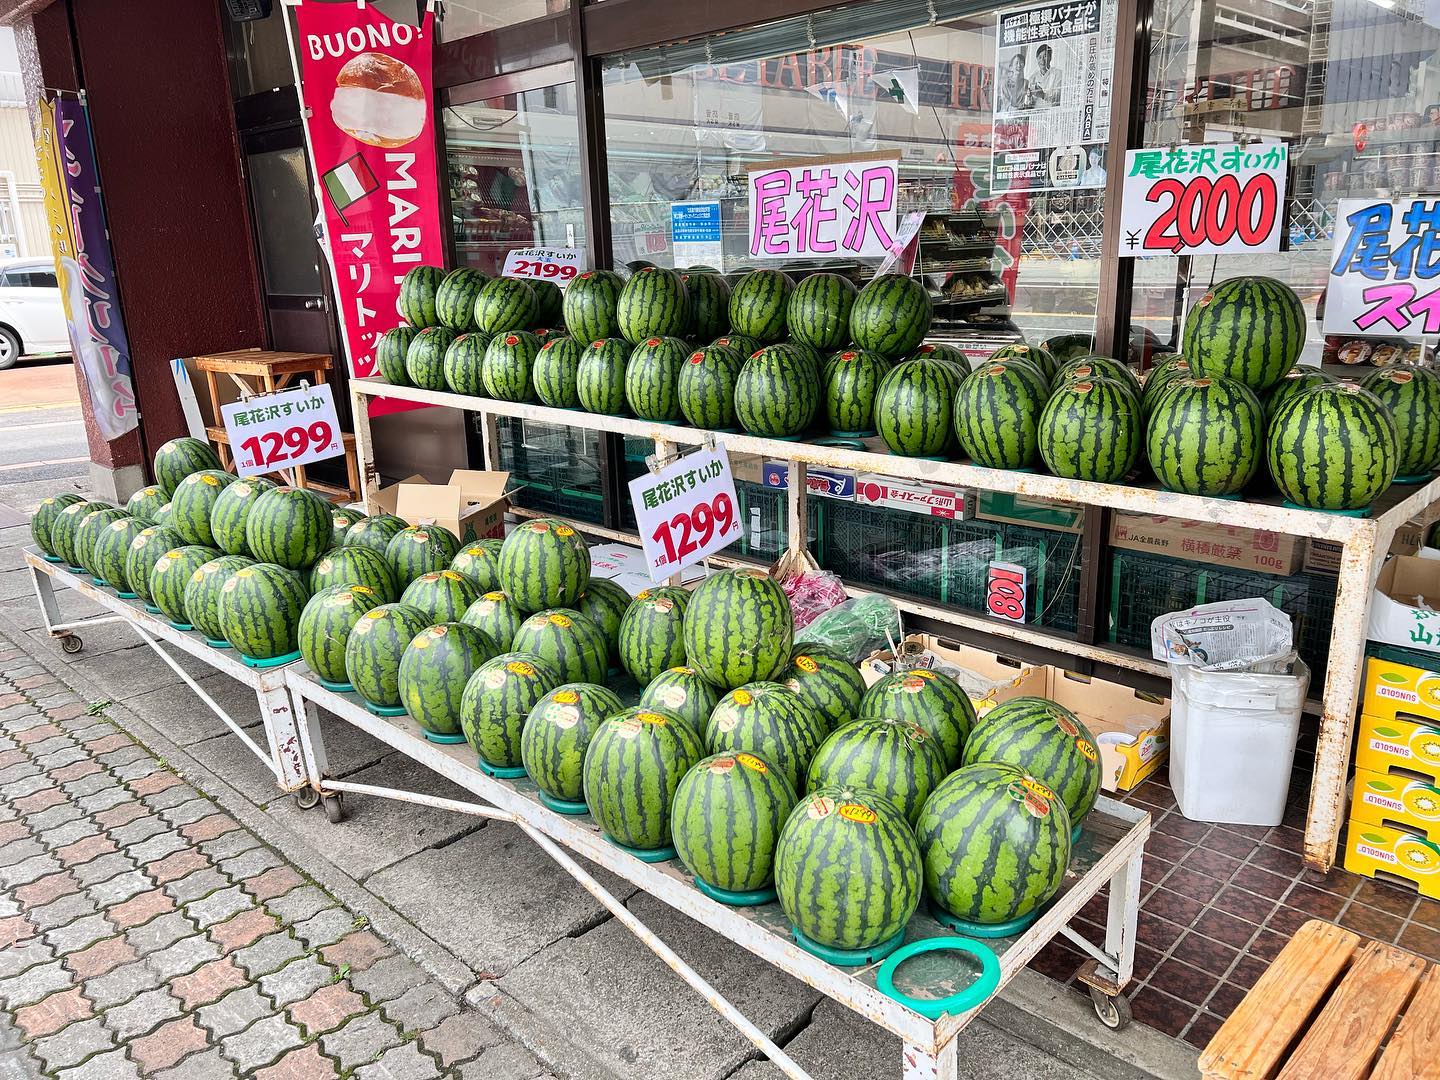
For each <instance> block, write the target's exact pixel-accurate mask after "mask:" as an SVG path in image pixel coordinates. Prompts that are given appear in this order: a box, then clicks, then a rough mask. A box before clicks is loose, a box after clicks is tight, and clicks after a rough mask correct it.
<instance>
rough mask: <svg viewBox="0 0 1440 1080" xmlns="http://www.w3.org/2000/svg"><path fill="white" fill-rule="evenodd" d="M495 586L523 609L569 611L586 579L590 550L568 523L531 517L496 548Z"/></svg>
mask: <svg viewBox="0 0 1440 1080" xmlns="http://www.w3.org/2000/svg"><path fill="white" fill-rule="evenodd" d="M499 570H500V587H501V588H502V589H503V590H504V591H505V594H506V595H507V596H509V597H510V599H511V600H513V601H515V603H516V604H518V605H519V606H520V607H521V608H522V609H523V610H525V611H531V612H534V611H548V610H549V609H550V608H560V607H573V606H574V605H575V602H576V601H577V600H579V599H580V594H581V593H582V592H584V591H585V586H586V585H587V584H588V583H589V581H590V549H589V547H587V546H586V544H585V538H584V537H583V536H581V535H580V534H579V533H578V532H577V531H576V530H575V528H574V526H572V525H571V524H570V523H569V522H565V521H561V520H560V519H559V518H535V519H533V520H531V521H527V522H524V523H523V524H521V525H519V526H517V527H516V528H515V529H513V530H512V531H511V533H510V535H509V536H507V537H506V538H505V543H504V544H503V545H502V546H501V548H500V566H499Z"/></svg>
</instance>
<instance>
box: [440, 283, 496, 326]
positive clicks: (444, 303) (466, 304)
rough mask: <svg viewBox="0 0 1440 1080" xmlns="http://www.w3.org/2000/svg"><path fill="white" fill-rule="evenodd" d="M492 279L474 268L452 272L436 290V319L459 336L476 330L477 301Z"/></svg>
mask: <svg viewBox="0 0 1440 1080" xmlns="http://www.w3.org/2000/svg"><path fill="white" fill-rule="evenodd" d="M489 280H490V279H489V278H488V277H486V276H485V275H484V274H483V273H481V272H480V271H479V270H476V269H475V268H474V267H472V266H462V267H460V269H458V270H451V271H450V273H448V274H446V275H445V278H444V280H442V281H441V282H440V287H439V288H438V289H436V290H435V317H436V318H437V319H439V320H440V325H441V326H444V327H448V328H449V329H451V330H453V331H455V333H457V334H463V333H466V332H467V331H470V330H474V329H475V301H476V300H477V299H478V298H479V296H480V290H481V289H483V288H484V287H485V283H486V282H488V281H489Z"/></svg>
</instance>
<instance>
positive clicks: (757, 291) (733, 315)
mask: <svg viewBox="0 0 1440 1080" xmlns="http://www.w3.org/2000/svg"><path fill="white" fill-rule="evenodd" d="M794 289H795V285H794V283H793V282H792V281H791V280H790V276H789V275H788V274H785V273H783V272H782V271H780V270H752V271H750V272H749V273H748V274H746V275H745V276H744V277H742V278H741V279H740V280H739V281H737V282H735V283H734V284H733V285H732V286H731V287H730V328H731V329H732V330H734V331H735V333H737V334H743V335H744V336H746V337H750V338H754V339H755V340H756V341H758V342H760V343H762V344H768V343H769V342H772V341H780V340H782V339H783V338H784V337H785V313H786V310H787V308H788V307H789V304H790V294H791V293H792V292H793V291H794Z"/></svg>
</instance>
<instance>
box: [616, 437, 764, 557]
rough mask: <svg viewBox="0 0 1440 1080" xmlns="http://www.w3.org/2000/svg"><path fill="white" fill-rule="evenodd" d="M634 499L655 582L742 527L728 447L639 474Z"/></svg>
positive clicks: (726, 542)
mask: <svg viewBox="0 0 1440 1080" xmlns="http://www.w3.org/2000/svg"><path fill="white" fill-rule="evenodd" d="M630 500H631V502H633V503H634V505H635V521H636V524H637V526H638V532H639V533H640V540H641V544H642V545H643V546H644V548H645V562H646V566H647V569H648V570H649V571H650V580H651V581H657V582H658V581H663V580H665V578H667V577H669V576H670V575H671V574H675V573H678V572H679V571H681V570H683V569H684V568H685V567H687V566H691V565H693V564H694V563H697V562H699V561H700V560H701V559H704V558H705V557H706V556H707V555H710V554H712V553H714V552H716V551H719V550H720V549H721V548H723V547H728V546H729V545H730V544H732V543H734V542H735V541H736V540H738V539H740V534H741V532H742V531H743V530H742V528H741V525H740V519H739V516H738V515H737V514H736V512H735V507H736V498H735V480H734V477H732V476H731V474H730V459H729V457H728V456H727V455H726V453H725V449H724V447H718V448H716V449H715V450H698V451H696V452H695V453H693V454H688V455H686V456H685V457H682V458H680V459H679V460H678V461H672V462H671V463H670V464H669V465H666V466H665V467H664V468H661V469H658V470H656V471H655V472H650V473H646V474H645V475H644V476H638V477H636V478H635V479H634V480H631V481H630Z"/></svg>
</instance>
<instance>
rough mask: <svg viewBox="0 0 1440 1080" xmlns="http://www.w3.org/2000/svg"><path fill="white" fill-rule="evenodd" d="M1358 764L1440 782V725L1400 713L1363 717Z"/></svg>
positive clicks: (1367, 770) (1357, 755) (1364, 768)
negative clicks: (1396, 714) (1405, 716)
mask: <svg viewBox="0 0 1440 1080" xmlns="http://www.w3.org/2000/svg"><path fill="white" fill-rule="evenodd" d="M1355 768H1356V770H1357V771H1359V770H1364V771H1366V772H1372V773H1393V772H1396V771H1399V772H1402V773H1406V774H1410V775H1414V776H1420V777H1424V778H1425V779H1428V780H1432V781H1437V782H1440V726H1437V725H1434V724H1429V723H1425V722H1422V721H1415V720H1409V719H1406V718H1403V717H1399V716H1372V715H1371V714H1369V713H1364V714H1362V715H1361V717H1360V737H1359V740H1358V742H1357V744H1356V747H1355Z"/></svg>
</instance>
